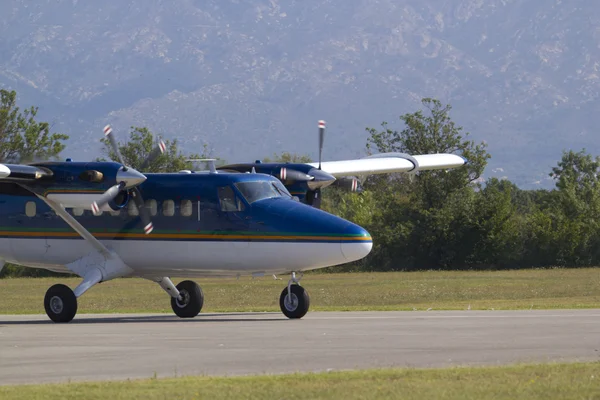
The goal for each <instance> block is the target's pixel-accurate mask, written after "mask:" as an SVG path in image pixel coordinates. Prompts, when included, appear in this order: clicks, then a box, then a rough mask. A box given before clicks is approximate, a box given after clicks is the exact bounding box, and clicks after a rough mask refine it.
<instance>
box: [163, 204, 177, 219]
mask: <svg viewBox="0 0 600 400" xmlns="http://www.w3.org/2000/svg"><path fill="white" fill-rule="evenodd" d="M162 212H163V215H164V216H165V217H172V216H173V215H174V214H175V202H174V201H173V200H165V201H163V204H162Z"/></svg>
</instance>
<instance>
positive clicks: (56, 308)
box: [44, 284, 77, 322]
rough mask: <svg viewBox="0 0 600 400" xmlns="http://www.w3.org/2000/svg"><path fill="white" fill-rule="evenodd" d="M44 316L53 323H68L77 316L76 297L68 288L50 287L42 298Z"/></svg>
mask: <svg viewBox="0 0 600 400" xmlns="http://www.w3.org/2000/svg"><path fill="white" fill-rule="evenodd" d="M44 308H45V309H46V314H47V315H48V317H49V318H50V319H51V320H52V321H54V322H69V321H71V320H72V319H73V318H74V317H75V314H77V297H75V293H73V291H72V290H71V288H69V287H68V286H65V285H62V284H57V285H54V286H51V287H50V289H48V291H47V292H46V296H44Z"/></svg>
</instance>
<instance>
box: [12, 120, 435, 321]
mask: <svg viewBox="0 0 600 400" xmlns="http://www.w3.org/2000/svg"><path fill="white" fill-rule="evenodd" d="M105 135H106V136H107V137H108V138H109V139H110V142H111V144H112V147H113V150H115V152H116V154H117V156H118V159H119V160H120V162H119V163H116V162H71V161H69V160H67V161H66V162H40V163H34V164H30V165H22V164H0V266H1V265H4V263H5V262H10V263H15V264H20V265H23V266H27V267H33V268H45V269H48V270H51V271H56V272H64V273H74V274H76V275H78V276H80V277H81V278H82V281H81V283H80V284H79V285H78V286H77V287H76V288H75V289H74V290H72V289H71V288H69V287H67V286H65V285H62V284H56V285H54V286H52V287H50V288H49V289H48V291H47V292H46V295H45V298H44V308H45V310H46V313H47V315H48V317H49V318H50V319H51V320H52V321H54V322H69V321H71V320H72V319H73V318H74V316H75V314H76V313H77V298H78V297H80V296H81V295H83V294H84V293H85V292H86V291H87V290H88V289H90V288H91V287H93V286H94V285H96V284H97V283H99V282H104V281H108V280H111V279H115V278H118V277H129V276H136V277H142V278H146V279H149V280H152V281H154V282H156V283H158V284H159V285H160V287H161V288H163V289H164V290H165V291H166V292H167V293H168V294H169V295H170V296H171V307H172V309H173V311H174V313H175V314H176V315H177V316H179V317H181V318H192V317H195V316H196V315H197V314H198V313H199V312H200V310H201V309H202V305H203V302H204V295H203V293H202V289H201V288H200V286H199V285H198V284H196V283H195V282H193V281H191V280H184V281H182V282H180V283H179V284H177V285H175V284H174V283H173V282H172V281H171V279H170V278H169V277H170V276H178V277H182V278H191V277H207V276H240V275H253V276H261V275H263V274H284V273H289V274H291V278H290V280H289V282H288V285H287V286H286V287H285V288H284V289H283V291H282V293H281V296H280V307H281V311H282V312H283V313H284V314H285V315H286V316H287V317H288V318H302V317H303V316H304V315H305V314H306V313H307V311H308V309H309V303H310V299H309V296H308V293H307V291H306V290H305V289H304V288H303V287H302V286H300V285H299V280H300V277H301V276H297V275H296V273H299V275H300V274H301V273H302V272H303V271H307V270H312V269H317V268H324V267H328V266H333V265H338V264H344V263H348V262H352V261H356V260H359V259H361V258H363V257H365V256H366V255H367V254H369V252H370V251H371V247H372V245H373V243H372V238H371V236H370V235H369V233H368V232H367V231H366V230H365V229H363V228H361V227H360V226H358V225H356V224H353V223H351V222H349V221H346V220H344V219H342V218H339V217H336V216H334V215H331V214H329V213H326V212H324V211H321V210H319V209H317V208H314V207H311V206H308V205H305V204H302V203H301V202H299V201H297V200H296V199H294V198H293V197H292V195H291V194H290V193H289V191H288V190H287V189H286V187H285V186H284V185H283V184H282V183H281V182H280V181H279V180H278V179H277V178H275V177H273V176H269V175H266V174H260V173H239V172H235V173H228V172H224V171H217V170H216V169H215V168H214V165H213V167H212V168H211V171H210V172H208V173H202V174H200V173H160V174H146V175H144V174H142V173H140V172H138V171H136V170H134V169H132V168H129V167H127V166H126V165H125V163H124V162H123V159H122V157H121V155H120V154H119V152H118V146H117V144H116V140H115V138H114V135H113V133H112V129H111V128H110V126H107V127H106V128H105ZM160 151H164V146H163V145H162V143H161V145H160V146H159V147H158V148H157V149H156V151H154V152H153V153H152V154H151V155H150V157H149V159H148V160H147V162H149V161H151V159H153V158H154V157H156V156H157V155H159V154H160ZM439 156H440V157H445V155H439ZM357 161H358V162H359V163H360V165H363V164H364V161H362V160H357ZM373 161H377V160H373ZM346 163H348V162H346ZM349 165H350V166H352V163H351V162H350V164H349ZM140 169H142V168H140ZM155 225H156V228H155Z"/></svg>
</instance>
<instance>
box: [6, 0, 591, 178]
mask: <svg viewBox="0 0 600 400" xmlns="http://www.w3.org/2000/svg"><path fill="white" fill-rule="evenodd" d="M0 16H2V17H0V35H1V36H0V37H2V38H3V40H2V41H0V87H3V88H10V89H15V90H17V92H18V94H19V103H20V104H21V105H23V106H27V105H30V104H32V105H37V106H40V114H39V115H40V118H45V119H47V120H49V121H51V122H55V128H56V130H57V131H61V132H64V133H67V134H69V135H71V137H72V139H71V140H70V141H69V143H68V147H67V150H66V151H65V153H64V154H65V155H71V156H72V154H77V155H78V157H85V158H88V157H93V156H97V155H98V154H99V151H100V148H101V146H100V143H99V140H100V138H101V136H102V135H101V134H100V132H101V129H102V127H103V126H104V125H105V124H106V123H109V122H110V123H111V124H112V125H113V126H114V127H115V129H116V131H117V132H118V136H119V137H120V138H121V139H122V140H124V139H125V138H126V132H125V131H126V130H127V129H128V127H129V126H131V125H136V126H147V127H148V128H149V129H151V130H152V131H154V132H156V133H159V134H161V135H163V136H165V137H166V138H168V139H175V138H176V139H178V140H179V141H180V143H181V144H182V148H183V150H185V151H190V152H199V151H201V149H202V145H203V144H204V143H207V144H208V147H209V148H210V149H212V151H213V153H214V155H217V156H220V157H223V158H225V159H227V160H229V161H231V162H243V161H253V160H254V159H257V158H262V157H265V156H271V155H272V154H273V153H277V152H282V151H291V152H297V153H300V154H309V155H310V156H311V157H313V158H316V154H317V135H316V132H317V129H316V123H317V121H318V120H319V119H325V120H326V121H327V126H328V131H327V137H326V146H325V150H324V157H326V158H327V159H341V158H349V157H357V156H362V155H364V154H365V144H366V140H367V133H366V132H365V128H366V127H378V126H379V125H380V123H381V122H382V121H387V122H388V123H389V125H390V127H391V128H392V129H402V126H401V125H400V124H399V121H398V116H400V115H401V114H404V113H409V112H414V111H416V110H418V109H420V99H421V98H423V97H434V98H437V99H439V100H440V101H442V102H443V103H449V104H451V105H452V106H453V110H452V114H451V115H452V117H453V119H454V120H455V122H456V123H457V124H458V125H460V126H463V127H464V130H465V131H467V132H470V133H471V138H472V139H473V140H477V141H486V142H487V143H488V146H489V147H488V150H489V151H490V153H491V155H492V159H491V160H490V163H489V166H488V168H487V169H486V172H485V177H490V176H497V177H507V178H509V179H511V180H513V181H514V182H516V183H517V184H519V185H520V186H522V187H525V188H535V187H551V186H552V181H551V180H550V178H549V177H548V174H549V172H550V170H551V167H552V166H554V165H555V164H556V162H557V161H558V160H559V159H560V157H561V152H562V150H563V149H568V148H572V149H574V150H580V149H581V148H583V147H585V148H587V150H588V151H590V152H592V153H595V154H600V143H599V141H598V140H596V138H595V137H594V136H593V134H594V133H595V127H596V126H597V125H598V123H599V122H600V116H598V113H596V112H594V111H595V110H594V109H593V107H594V105H595V104H596V102H597V99H598V95H599V93H600V87H599V86H600V77H599V76H600V75H599V73H598V69H599V68H600V52H599V50H598V49H599V43H600V42H599V35H600V30H599V29H598V28H596V27H597V26H600V24H598V22H600V4H596V3H593V2H592V1H589V0H583V1H579V2H577V4H572V3H569V4H567V3H566V2H562V1H559V0H553V1H548V2H544V3H541V2H540V3H532V2H528V1H525V0H488V1H485V2H484V1H482V0H447V1H444V2H442V3H440V2H438V1H433V0H426V1H422V0H419V1H417V0H404V1H401V2H394V1H387V0H346V1H341V0H327V1H321V2H311V1H308V2H306V1H305V2H299V1H290V2H280V1H275V0H271V1H264V0H249V1H245V2H240V1H234V0H230V1H216V0H208V1H193V0H182V1H179V2H177V3H172V2H165V1H160V0H152V1H141V0H129V1H123V2H121V1H119V2H117V1H115V0H107V1H105V2H103V3H101V4H100V3H98V4H96V3H87V2H80V1H77V0H71V1H66V0H63V1H53V2H46V3H37V4H35V5H31V4H29V3H28V2H26V1H24V0H7V1H6V2H3V3H2V4H0Z"/></svg>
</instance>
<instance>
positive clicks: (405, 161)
mask: <svg viewBox="0 0 600 400" xmlns="http://www.w3.org/2000/svg"><path fill="white" fill-rule="evenodd" d="M466 163H467V160H466V159H464V158H463V157H460V156H457V155H455V154H444V153H441V154H424V155H418V156H410V155H408V154H403V153H381V154H376V155H374V156H370V157H367V158H361V159H357V160H343V161H325V162H323V163H321V168H322V169H323V171H325V172H328V173H330V174H331V175H333V176H335V177H339V176H350V175H374V174H387V173H392V172H412V173H414V172H417V171H428V170H435V169H449V168H457V167H460V166H462V165H465V164H466ZM310 165H311V166H313V167H315V168H316V167H318V165H319V164H318V163H310Z"/></svg>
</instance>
